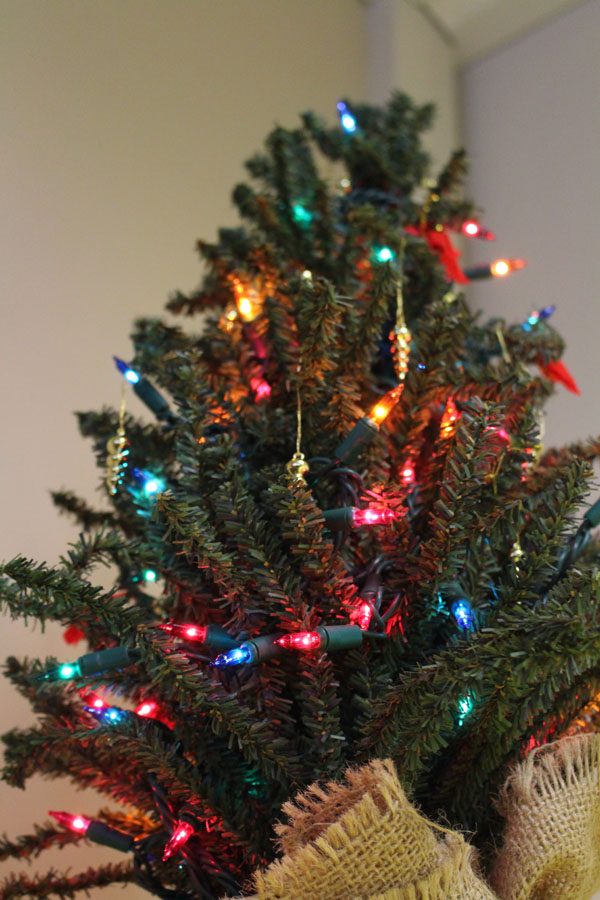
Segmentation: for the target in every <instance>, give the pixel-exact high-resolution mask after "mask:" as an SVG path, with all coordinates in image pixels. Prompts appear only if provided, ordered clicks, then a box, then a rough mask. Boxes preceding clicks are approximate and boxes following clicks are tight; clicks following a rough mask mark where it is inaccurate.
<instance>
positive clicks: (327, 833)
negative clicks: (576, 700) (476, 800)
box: [253, 734, 600, 900]
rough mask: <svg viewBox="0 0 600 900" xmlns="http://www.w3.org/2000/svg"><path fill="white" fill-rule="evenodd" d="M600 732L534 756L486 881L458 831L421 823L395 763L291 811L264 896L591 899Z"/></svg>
mask: <svg viewBox="0 0 600 900" xmlns="http://www.w3.org/2000/svg"><path fill="white" fill-rule="evenodd" d="M599 756H600V735H595V734H587V735H581V736H577V737H571V738H564V739H563V740H561V741H558V742H557V743H555V744H549V745H547V746H546V747H542V748H540V749H538V750H534V751H533V752H532V753H531V754H530V755H529V757H528V758H527V760H526V761H525V762H523V763H522V764H520V765H519V766H518V767H517V768H516V769H515V771H514V772H513V774H512V775H511V776H510V777H509V778H508V780H507V782H506V784H505V786H504V788H503V790H502V792H501V797H500V801H499V806H500V810H501V812H502V813H503V815H504V816H505V817H506V828H505V837H504V845H503V847H502V849H501V851H500V852H499V854H498V857H497V859H496V861H495V863H494V865H493V868H492V870H491V872H490V873H488V877H487V878H486V877H485V875H484V874H482V873H481V872H480V871H479V870H478V866H477V855H476V851H475V850H474V849H473V848H472V847H470V846H469V844H468V843H467V842H466V841H465V839H464V838H463V837H462V835H460V834H458V833H457V832H453V831H449V830H448V829H445V828H442V827H440V826H439V825H436V824H435V823H433V822H430V821H428V820H427V819H425V818H424V817H423V816H422V815H421V814H420V813H419V812H417V810H416V809H415V807H414V806H413V805H412V804H411V803H410V802H409V801H408V799H407V797H406V794H405V793H404V790H403V789H402V786H401V784H400V782H399V781H398V777H397V774H396V771H395V769H394V766H393V763H392V762H391V761H390V760H374V761H373V762H371V763H369V764H368V765H366V766H363V767H362V768H360V769H351V770H349V771H348V772H347V774H346V781H345V783H343V784H336V783H333V782H332V783H330V784H327V785H325V786H319V785H312V786H311V787H310V788H309V789H308V790H307V791H306V793H304V794H301V795H299V796H297V797H296V798H295V800H294V802H293V803H288V804H286V806H285V807H284V812H285V814H286V816H287V817H288V819H289V822H288V824H282V825H280V826H279V828H278V834H279V839H280V844H281V850H282V854H283V856H282V858H281V859H280V860H278V861H277V862H274V863H273V864H272V865H271V866H269V868H268V869H267V870H266V871H263V872H258V873H256V875H255V881H254V887H253V890H254V892H255V893H254V895H253V897H254V898H255V900H256V898H260V900H275V898H286V900H487V898H502V900H565V898H569V900H570V898H576V900H589V898H590V897H591V895H592V893H593V892H594V890H595V889H597V887H598V886H599V885H600V787H599V784H598V771H599V769H598V762H599Z"/></svg>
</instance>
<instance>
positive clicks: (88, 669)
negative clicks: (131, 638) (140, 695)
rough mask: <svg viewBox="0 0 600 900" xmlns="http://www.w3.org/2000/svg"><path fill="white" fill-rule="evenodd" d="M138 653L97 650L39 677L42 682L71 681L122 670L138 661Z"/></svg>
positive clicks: (119, 648) (122, 650) (126, 650)
mask: <svg viewBox="0 0 600 900" xmlns="http://www.w3.org/2000/svg"><path fill="white" fill-rule="evenodd" d="M139 656H140V654H139V651H138V650H132V649H131V648H130V647H109V648H108V649H107V650H97V651H96V652H94V653H86V654H84V656H80V657H79V659H77V660H76V661H75V662H72V663H71V662H67V663H61V665H59V666H56V668H54V669H50V670H49V671H48V672H44V673H43V674H42V675H41V676H40V680H43V681H72V680H73V679H74V678H84V677H87V676H88V675H99V674H100V673H101V672H108V671H110V670H111V669H122V668H124V667H125V666H129V665H131V664H132V663H134V662H136V661H137V660H138V659H139Z"/></svg>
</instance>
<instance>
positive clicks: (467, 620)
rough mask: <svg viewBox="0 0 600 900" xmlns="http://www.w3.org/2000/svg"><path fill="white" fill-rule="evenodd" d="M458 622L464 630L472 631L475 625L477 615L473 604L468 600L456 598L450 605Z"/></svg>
mask: <svg viewBox="0 0 600 900" xmlns="http://www.w3.org/2000/svg"><path fill="white" fill-rule="evenodd" d="M450 611H451V612H452V615H453V616H454V618H455V619H456V624H457V625H458V627H459V628H462V630H463V631H472V630H473V628H474V626H475V616H474V615H473V610H472V608H471V604H470V603H469V602H468V601H467V600H456V601H455V602H454V603H453V604H452V606H451V607H450Z"/></svg>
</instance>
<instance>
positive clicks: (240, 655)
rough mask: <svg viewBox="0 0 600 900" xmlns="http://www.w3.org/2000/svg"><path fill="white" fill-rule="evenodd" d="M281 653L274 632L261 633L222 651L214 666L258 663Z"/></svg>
mask: <svg viewBox="0 0 600 900" xmlns="http://www.w3.org/2000/svg"><path fill="white" fill-rule="evenodd" d="M279 653H280V650H279V646H278V645H277V644H276V643H275V636H274V635H272V634H261V635H258V637H255V638H251V639H250V640H247V641H243V642H242V643H241V644H238V646H237V647H232V648H231V649H230V650H228V651H227V652H226V653H221V654H219V656H217V657H216V659H214V660H213V666H217V667H223V666H247V665H257V664H258V663H261V662H264V661H265V660H267V659H271V658H272V657H273V656H278V655H279Z"/></svg>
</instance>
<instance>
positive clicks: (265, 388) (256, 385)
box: [250, 375, 271, 400]
mask: <svg viewBox="0 0 600 900" xmlns="http://www.w3.org/2000/svg"><path fill="white" fill-rule="evenodd" d="M250 387H251V388H252V390H253V391H254V397H255V399H256V400H266V399H267V397H270V396H271V385H270V384H269V382H268V381H267V380H266V379H265V378H261V377H260V376H258V375H255V376H254V377H253V378H251V379H250Z"/></svg>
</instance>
